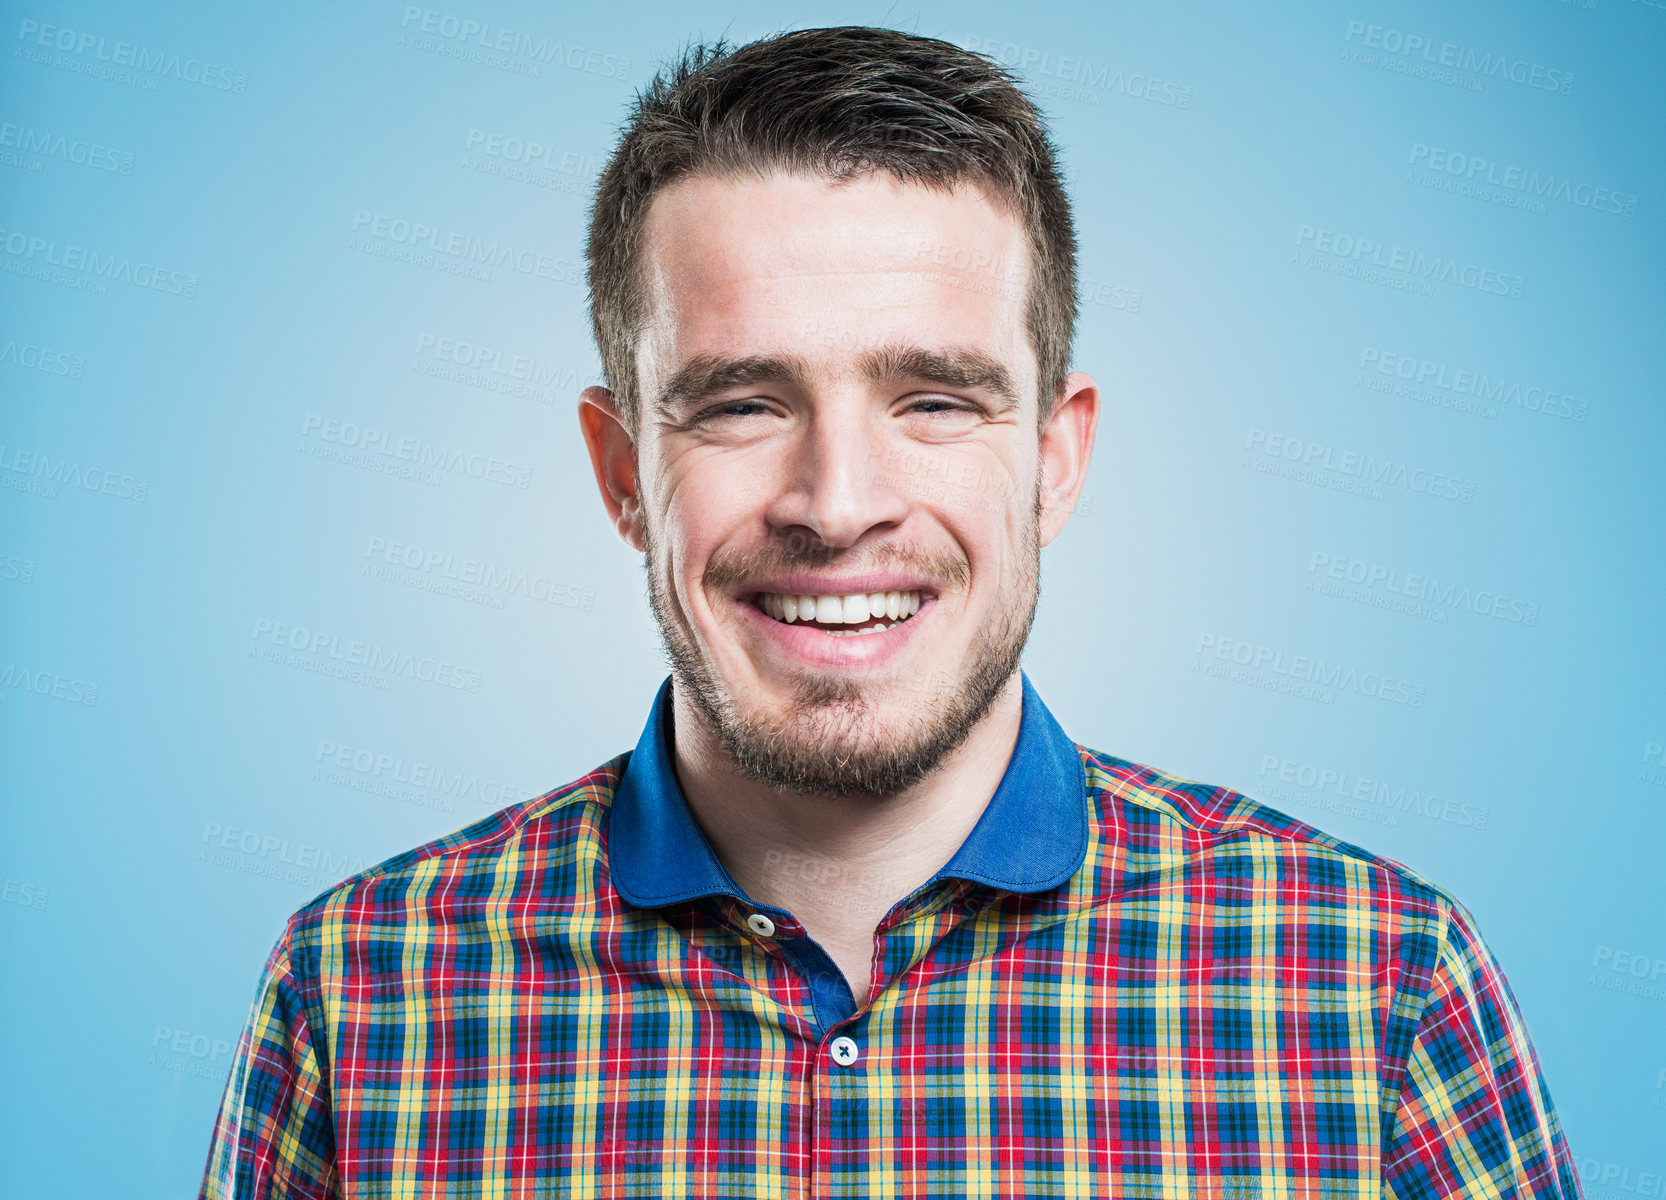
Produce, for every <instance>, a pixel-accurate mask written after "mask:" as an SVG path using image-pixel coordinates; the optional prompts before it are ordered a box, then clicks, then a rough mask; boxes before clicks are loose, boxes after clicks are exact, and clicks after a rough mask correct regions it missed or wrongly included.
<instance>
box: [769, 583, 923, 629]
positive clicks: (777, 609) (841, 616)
mask: <svg viewBox="0 0 1666 1200" xmlns="http://www.w3.org/2000/svg"><path fill="white" fill-rule="evenodd" d="M931 599H932V597H931V596H930V595H929V594H926V593H923V592H919V591H884V592H854V593H850V594H846V595H815V594H809V593H797V594H788V593H781V592H754V593H752V594H751V595H749V596H746V597H744V598H743V600H744V602H745V603H748V604H750V605H751V606H752V607H754V608H756V609H758V610H759V611H760V612H762V613H763V614H764V615H765V616H766V617H769V618H770V619H771V620H773V621H776V622H779V623H780V624H782V625H802V626H807V627H808V628H811V629H819V630H821V631H822V632H823V633H826V634H830V635H831V636H833V637H840V638H857V637H869V636H872V635H874V634H880V633H885V632H886V631H888V630H891V629H895V628H897V627H898V626H899V625H902V624H905V623H906V622H908V621H909V620H910V619H911V618H913V617H914V615H915V614H916V613H918V612H919V611H920V608H921V607H922V605H929V603H930V601H931Z"/></svg>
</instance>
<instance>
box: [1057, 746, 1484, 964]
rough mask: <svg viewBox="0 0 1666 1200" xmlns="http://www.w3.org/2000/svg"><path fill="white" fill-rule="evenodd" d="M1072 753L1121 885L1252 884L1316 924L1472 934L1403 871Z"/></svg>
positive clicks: (1241, 801) (1441, 897) (1430, 886)
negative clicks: (1372, 920) (1365, 914)
mask: <svg viewBox="0 0 1666 1200" xmlns="http://www.w3.org/2000/svg"><path fill="white" fill-rule="evenodd" d="M1078 749H1079V750H1080V751H1081V753H1082V758H1083V766H1084V769H1085V772H1086V777H1087V786H1088V795H1089V799H1090V807H1091V808H1092V809H1093V810H1094V816H1095V820H1096V823H1097V824H1098V826H1099V831H1100V834H1101V836H1102V837H1103V838H1105V839H1106V840H1108V841H1113V840H1114V841H1115V842H1118V843H1120V846H1121V853H1122V855H1123V856H1124V863H1123V871H1124V874H1125V875H1126V876H1127V881H1125V882H1128V881H1137V880H1138V879H1139V878H1140V877H1141V876H1142V875H1145V874H1153V875H1158V876H1161V875H1165V874H1168V873H1172V872H1175V871H1181V872H1185V873H1187V874H1189V876H1190V877H1192V878H1194V879H1196V880H1198V881H1199V882H1200V884H1202V885H1207V884H1208V883H1209V882H1211V881H1213V882H1215V883H1220V882H1221V881H1231V880H1237V881H1239V882H1241V883H1244V884H1250V883H1256V884H1258V885H1260V886H1261V887H1263V888H1266V889H1271V891H1272V893H1273V898H1274V899H1275V900H1279V901H1281V902H1282V903H1283V904H1286V905H1288V906H1291V907H1299V908H1301V909H1303V910H1304V911H1306V912H1307V913H1308V914H1309V915H1310V916H1313V917H1314V918H1316V919H1318V918H1322V916H1323V915H1324V913H1325V912H1326V911H1327V910H1330V911H1341V910H1344V909H1349V910H1360V909H1362V908H1363V909H1367V910H1369V911H1371V912H1372V913H1374V914H1376V915H1377V916H1378V917H1379V918H1380V922H1381V923H1383V924H1392V925H1394V926H1395V927H1397V928H1399V929H1400V930H1401V931H1409V930H1410V929H1411V928H1413V927H1416V928H1417V929H1418V930H1419V932H1421V933H1423V934H1425V935H1427V936H1428V937H1429V938H1430V939H1432V941H1433V942H1435V943H1438V942H1440V941H1443V940H1445V939H1446V937H1447V936H1449V932H1450V927H1451V926H1452V925H1453V924H1454V922H1456V923H1457V924H1459V925H1461V926H1464V927H1467V928H1472V921H1471V918H1470V916H1469V914H1468V913H1467V912H1466V910H1465V909H1464V908H1463V906H1462V905H1461V904H1460V903H1459V902H1458V901H1457V899H1456V898H1455V897H1453V896H1452V895H1451V894H1450V893H1449V892H1447V891H1446V890H1445V889H1443V888H1441V887H1439V886H1437V885H1436V884H1434V883H1432V882H1430V881H1429V880H1428V879H1426V878H1424V877H1423V876H1422V875H1420V874H1418V873H1417V872H1416V871H1414V870H1412V869H1411V868H1410V867H1408V866H1406V865H1405V864H1404V863H1401V862H1398V861H1396V860H1394V859H1392V858H1389V857H1387V856H1385V855H1381V854H1376V853H1373V852H1372V851H1370V850H1367V849H1365V848H1363V847H1361V846H1357V845H1355V844H1353V843H1352V842H1348V841H1344V840H1343V839H1341V838H1339V837H1336V836H1334V835H1332V834H1329V833H1326V832H1325V831H1323V830H1321V829H1318V828H1316V827H1315V826H1312V825H1309V824H1307V823H1306V822H1305V821H1300V820H1298V819H1296V818H1295V817H1292V816H1290V815H1289V814H1288V813H1285V812H1282V811H1280V810H1279V809H1276V808H1274V807H1272V806H1271V805H1269V804H1265V803H1263V802H1261V801H1260V800H1256V799H1254V798H1253V797H1250V796H1247V795H1245V794H1243V793H1242V792H1238V791H1235V790H1233V789H1232V788H1228V787H1222V786H1218V785H1214V784H1207V783H1200V782H1198V781H1197V780H1194V779H1187V778H1185V777H1184V776H1180V775H1174V774H1171V773H1169V772H1167V771H1162V770H1159V769H1158V768H1156V767H1152V766H1147V765H1145V764H1143V763H1137V762H1130V761H1128V760H1127V759H1122V758H1118V757H1116V756H1115V755H1111V754H1107V753H1105V752H1103V751H1099V750H1094V749H1091V748H1089V747H1086V746H1078ZM1228 890H1231V889H1230V888H1229V889H1228ZM1429 949H1430V950H1431V951H1432V950H1433V949H1434V947H1433V945H1431V946H1430V947H1429Z"/></svg>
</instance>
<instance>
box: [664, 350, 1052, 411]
mask: <svg viewBox="0 0 1666 1200" xmlns="http://www.w3.org/2000/svg"><path fill="white" fill-rule="evenodd" d="M857 367H858V369H859V370H860V371H861V372H862V375H863V377H864V378H866V379H867V380H868V381H869V382H872V383H897V382H900V381H901V380H904V379H925V380H929V381H930V382H932V383H936V384H941V385H942V386H944V387H953V388H962V389H965V390H969V391H982V392H987V393H990V394H991V395H993V396H995V397H996V399H997V400H999V401H1000V403H999V405H998V408H997V411H1000V412H1008V411H1010V410H1012V409H1014V408H1017V407H1018V406H1019V397H1018V389H1017V388H1016V387H1015V386H1014V385H1013V382H1012V374H1011V372H1009V371H1008V370H1007V369H1006V367H1004V366H1003V365H1002V364H1001V362H1000V361H999V360H998V359H996V358H994V357H992V356H991V355H988V354H986V353H984V352H983V351H981V350H976V349H972V348H969V347H957V348H953V349H950V350H927V349H926V348H924V347H923V346H901V345H897V346H883V347H880V348H878V349H874V350H869V351H867V352H865V353H864V354H862V355H861V357H860V358H858V359H857ZM814 374H815V372H814V371H813V370H812V369H811V368H810V365H809V364H808V363H807V362H806V361H805V360H804V359H802V358H800V357H798V356H797V355H793V354H752V355H747V356H744V357H740V358H733V357H728V356H725V355H719V354H701V355H697V356H696V357H694V358H692V359H690V360H689V361H688V362H686V363H684V364H683V365H682V366H681V367H679V368H678V369H677V371H676V372H675V373H674V374H673V375H672V376H671V378H670V379H669V380H667V381H666V384H665V386H664V387H662V388H661V389H660V391H659V395H658V396H656V397H655V398H654V409H655V411H656V412H657V413H658V414H659V415H660V416H661V417H662V418H664V419H666V420H670V421H675V420H677V419H678V418H679V417H680V416H681V415H682V414H683V413H684V412H685V411H687V410H688V409H689V408H691V407H693V406H694V405H696V404H698V403H700V402H701V401H704V400H709V399H711V398H712V397H714V396H716V395H718V394H719V393H721V392H726V391H729V390H730V389H732V388H740V387H748V386H750V385H752V384H756V383H776V384H784V385H785V386H787V387H790V388H794V389H796V390H799V391H805V390H808V383H809V380H810V378H811V377H812V376H813V375H814Z"/></svg>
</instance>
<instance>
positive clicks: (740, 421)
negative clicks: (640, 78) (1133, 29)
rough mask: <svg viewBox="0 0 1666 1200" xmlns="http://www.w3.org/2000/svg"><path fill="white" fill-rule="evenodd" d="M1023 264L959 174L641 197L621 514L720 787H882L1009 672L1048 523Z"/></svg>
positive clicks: (895, 788)
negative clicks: (641, 313)
mask: <svg viewBox="0 0 1666 1200" xmlns="http://www.w3.org/2000/svg"><path fill="white" fill-rule="evenodd" d="M1027 264H1028V250H1027V246H1026V243H1025V239H1024V233H1023V228H1022V226H1021V224H1020V222H1019V220H1018V219H1017V217H1015V216H1013V215H1011V214H1009V213H1008V212H1007V211H1005V210H1004V209H1001V208H997V207H996V206H995V205H994V204H992V203H991V202H990V201H989V200H988V199H987V198H986V197H985V195H984V193H982V192H981V191H980V190H978V189H974V188H969V187H967V188H959V189H956V191H955V192H953V193H952V194H951V193H946V192H942V191H937V190H932V189H928V188H924V187H921V186H916V185H907V184H902V183H899V182H897V181H896V180H894V179H893V178H892V177H890V176H888V175H882V174H876V175H870V176H866V177H863V178H861V179H859V180H856V181H854V182H852V183H849V184H846V185H844V186H834V185H832V184H830V183H828V182H826V181H824V180H822V179H820V178H816V177H811V176H800V175H786V174H780V175H774V176H771V177H769V178H767V179H765V180H762V181H760V180H737V181H732V182H731V181H725V180H719V179H716V178H712V177H708V176H693V177H689V178H686V179H683V180H681V181H679V182H677V183H676V184H674V185H672V186H671V187H669V188H667V189H666V190H665V191H664V192H662V193H661V194H660V195H659V196H658V197H656V199H655V200H654V202H653V205H652V207H651V208H650V210H649V217H648V222H647V226H646V243H645V253H644V281H645V283H646V285H647V290H648V298H649V305H648V320H647V325H646V329H645V331H644V334H643V337H642V339H641V341H640V342H639V345H638V351H637V367H638V380H639V395H640V397H641V417H640V422H639V430H638V436H637V440H636V445H635V451H634V455H633V457H634V460H635V461H634V471H635V476H636V481H635V490H636V495H635V497H634V507H635V513H634V520H633V519H632V516H633V514H632V511H631V510H632V504H631V502H630V501H627V505H626V515H625V519H624V520H623V521H622V523H621V527H622V528H623V529H627V530H629V529H631V528H634V529H635V531H636V532H637V533H639V535H640V540H641V544H642V548H643V550H644V551H645V564H644V565H645V567H646V570H647V573H648V581H649V596H650V600H651V602H652V606H653V609H654V612H655V615H656V617H657V619H658V621H659V625H660V629H661V632H662V635H663V637H664V639H665V643H666V647H667V651H668V653H669V655H670V657H671V662H672V668H673V672H674V675H675V678H676V681H677V685H678V691H679V695H680V696H682V697H686V699H687V700H688V701H690V702H691V703H692V704H693V705H695V706H696V707H697V708H698V709H699V711H700V712H701V713H702V714H703V715H704V717H705V718H706V720H707V722H708V723H709V724H710V726H711V728H712V729H713V731H714V732H715V733H716V735H717V736H718V738H719V739H720V740H721V742H722V743H723V745H724V747H725V749H726V750H727V751H728V753H729V755H730V756H731V758H732V759H733V760H734V762H735V763H736V765H737V767H738V768H739V769H740V770H741V771H742V772H743V773H744V774H745V775H747V776H749V777H751V778H753V779H757V780H759V781H762V782H764V783H766V784H768V785H769V786H771V787H774V788H777V789H782V790H789V791H795V792H799V793H802V794H806V795H823V796H842V795H855V794H866V795H874V796H884V795H891V794H894V793H896V792H899V791H901V790H903V789H905V788H907V787H909V786H911V785H913V784H915V783H917V782H919V781H920V780H921V779H923V778H925V777H926V776H927V775H928V774H930V773H931V771H932V770H933V769H934V768H935V767H936V766H937V765H938V764H939V763H940V761H941V760H942V759H943V757H944V756H945V755H946V754H948V753H949V752H950V751H951V750H953V749H954V748H956V747H957V746H959V745H960V744H961V743H962V742H963V741H964V740H965V738H966V736H967V735H968V733H969V732H970V731H971V730H972V728H973V727H974V726H975V725H976V724H977V723H978V721H979V720H981V719H982V718H983V717H984V716H985V715H986V714H987V712H988V711H989V709H990V706H991V705H992V704H993V702H994V701H995V699H996V698H997V697H998V695H999V693H1000V691H1001V689H1002V687H1003V685H1005V684H1006V683H1007V682H1008V681H1009V680H1010V679H1011V677H1012V674H1013V672H1014V671H1015V670H1016V668H1017V666H1018V662H1019V654H1020V651H1021V650H1022V648H1023V645H1024V642H1025V640H1026V638H1027V637H1028V633H1029V628H1030V623H1031V620H1032V618H1033V617H1034V613H1035V605H1036V599H1037V594H1038V581H1039V561H1040V560H1039V552H1040V547H1041V545H1042V544H1044V542H1045V541H1050V540H1051V539H1052V537H1053V536H1054V535H1055V534H1056V533H1057V530H1058V528H1059V527H1061V526H1062V523H1063V517H1062V515H1056V514H1055V515H1052V516H1050V517H1049V520H1048V523H1047V527H1046V528H1045V529H1043V527H1042V524H1041V513H1042V505H1041V488H1042V483H1043V479H1042V473H1043V469H1044V464H1043V461H1042V458H1043V455H1042V451H1043V449H1044V447H1043V446H1042V445H1041V443H1040V442H1039V441H1038V433H1037V403H1038V399H1037V394H1036V383H1037V379H1036V360H1035V356H1034V353H1033V350H1032V349H1031V346H1030V343H1029V339H1028V337H1027V334H1026V330H1025V324H1024V316H1025V311H1024V310H1025V294H1026V287H1027V270H1028V265H1027ZM1073 378H1076V377H1073ZM1091 433H1092V430H1091V422H1089V428H1088V431H1087V437H1088V439H1089V440H1090V441H1091ZM593 453H595V450H594V448H593ZM1085 465H1086V463H1085V453H1084V454H1083V455H1082V462H1081V464H1080V466H1081V467H1082V468H1085ZM1075 486H1076V488H1079V487H1080V480H1079V479H1077V480H1076V481H1075ZM1071 496H1072V497H1073V496H1074V491H1072V492H1071ZM630 536H631V535H630V533H629V532H627V537H630ZM898 593H900V595H897V594H898ZM787 597H792V598H793V599H792V600H791V601H789V600H788V599H787ZM812 597H813V598H814V599H813V600H811V599H809V598H812ZM795 609H796V612H795V611H794V610H795ZM910 613H912V615H909V614H910Z"/></svg>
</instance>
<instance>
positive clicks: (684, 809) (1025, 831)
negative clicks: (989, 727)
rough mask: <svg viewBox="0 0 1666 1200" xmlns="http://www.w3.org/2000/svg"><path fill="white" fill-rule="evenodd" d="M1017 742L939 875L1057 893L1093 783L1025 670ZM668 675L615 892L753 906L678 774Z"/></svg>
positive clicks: (619, 853) (633, 791)
mask: <svg viewBox="0 0 1666 1200" xmlns="http://www.w3.org/2000/svg"><path fill="white" fill-rule="evenodd" d="M1019 677H1020V679H1021V680H1022V682H1023V690H1024V708H1023V715H1022V717H1021V719H1020V723H1019V727H1018V744H1017V745H1016V746H1015V747H1014V748H1013V752H1012V758H1011V759H1009V760H1008V762H1007V769H1006V772H1005V773H1004V774H1003V775H1002V776H1001V782H1000V785H999V786H998V787H996V789H995V795H994V796H993V797H992V798H991V799H990V801H989V804H988V806H987V807H986V808H985V809H984V811H983V815H982V816H981V817H979V818H978V823H977V824H976V825H974V826H973V827H972V832H971V833H969V834H967V835H966V840H965V841H964V842H963V843H961V846H960V849H959V850H956V851H955V853H954V857H953V858H951V859H950V860H949V861H948V863H947V864H945V865H944V867H943V869H942V870H941V871H939V872H937V874H936V875H935V876H933V877H932V880H931V882H933V883H935V882H936V881H937V880H939V879H946V878H950V877H953V878H956V879H965V880H968V881H970V882H972V883H981V884H987V885H988V886H990V887H994V888H999V889H1001V890H1003V891H1009V892H1039V891H1045V890H1047V889H1049V888H1054V887H1057V886H1058V885H1059V884H1061V883H1063V882H1064V881H1065V880H1067V879H1069V878H1070V877H1071V876H1072V875H1074V874H1075V873H1076V872H1077V871H1078V870H1080V869H1081V866H1082V863H1083V861H1084V860H1085V858H1086V856H1087V844H1088V808H1087V778H1086V775H1085V774H1084V772H1083V769H1082V759H1081V755H1080V754H1079V753H1078V752H1077V750H1076V745H1075V743H1074V742H1072V741H1071V740H1070V738H1069V737H1068V736H1067V735H1066V734H1065V732H1064V730H1063V729H1062V728H1060V727H1059V723H1058V722H1057V721H1056V720H1054V718H1053V714H1052V713H1051V712H1049V711H1048V710H1047V706H1046V705H1045V704H1043V703H1042V702H1041V697H1040V696H1038V695H1037V694H1036V691H1035V688H1034V686H1033V685H1032V684H1031V683H1030V677H1029V676H1028V675H1025V674H1024V673H1023V672H1022V671H1020V672H1019ZM671 733H672V730H671V677H670V676H669V675H668V676H666V678H665V682H663V683H662V684H660V688H659V694H658V695H656V696H655V697H654V706H653V709H652V711H650V712H649V714H648V724H647V725H646V726H645V727H644V728H643V730H642V737H641V738H640V739H639V740H638V741H637V743H636V749H635V750H633V751H632V752H631V755H630V758H629V760H628V761H627V762H626V764H625V771H624V774H623V775H622V776H621V777H620V780H619V785H618V787H617V788H615V789H614V793H613V812H612V816H611V817H610V825H609V831H608V861H609V866H610V868H611V870H612V874H613V886H614V887H615V888H617V889H618V891H619V894H620V895H621V896H623V897H624V898H625V899H626V900H628V901H630V902H631V903H632V904H634V905H636V906H637V907H639V908H654V907H658V906H660V905H665V904H677V903H682V902H684V901H688V900H694V899H698V898H699V897H702V896H712V895H727V896H733V897H734V898H735V899H736V900H739V901H742V902H745V903H749V902H750V901H749V899H748V897H747V895H746V893H745V892H743V891H741V889H740V885H738V884H737V883H735V881H734V880H733V879H732V878H730V876H729V872H728V871H726V870H724V868H723V864H722V863H721V862H719V861H718V858H717V854H716V853H715V852H714V851H713V850H712V847H711V843H710V842H709V841H707V840H706V835H705V833H704V832H703V831H702V830H701V829H700V826H699V825H697V824H696V823H695V821H694V815H693V813H691V812H690V811H689V807H688V801H687V800H686V799H685V798H684V796H683V789H682V785H681V784H679V783H678V782H677V775H676V772H675V770H673V763H674V761H675V759H674V758H673V755H672V741H671Z"/></svg>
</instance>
